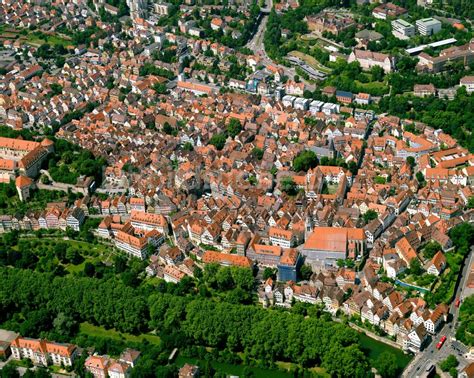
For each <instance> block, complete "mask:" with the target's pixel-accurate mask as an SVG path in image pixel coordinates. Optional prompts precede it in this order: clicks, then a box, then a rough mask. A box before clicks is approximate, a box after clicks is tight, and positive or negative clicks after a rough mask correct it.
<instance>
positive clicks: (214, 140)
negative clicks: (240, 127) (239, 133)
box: [209, 134, 226, 151]
mask: <svg viewBox="0 0 474 378" xmlns="http://www.w3.org/2000/svg"><path fill="white" fill-rule="evenodd" d="M225 141H226V137H225V135H224V134H214V135H213V136H212V137H211V139H210V140H209V144H212V145H213V146H214V147H215V148H216V149H217V150H218V151H220V150H222V149H223V148H224V146H225Z"/></svg>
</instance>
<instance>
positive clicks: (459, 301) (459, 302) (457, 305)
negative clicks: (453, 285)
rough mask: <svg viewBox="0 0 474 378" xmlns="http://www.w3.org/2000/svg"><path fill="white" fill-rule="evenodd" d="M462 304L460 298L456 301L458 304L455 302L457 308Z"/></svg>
mask: <svg viewBox="0 0 474 378" xmlns="http://www.w3.org/2000/svg"><path fill="white" fill-rule="evenodd" d="M460 304H461V300H460V299H459V298H457V299H456V302H454V305H455V306H456V307H459V305H460Z"/></svg>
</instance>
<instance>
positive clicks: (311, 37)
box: [300, 33, 318, 41]
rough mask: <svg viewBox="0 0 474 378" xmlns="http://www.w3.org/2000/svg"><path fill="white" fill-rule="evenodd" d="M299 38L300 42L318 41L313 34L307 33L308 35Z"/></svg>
mask: <svg viewBox="0 0 474 378" xmlns="http://www.w3.org/2000/svg"><path fill="white" fill-rule="evenodd" d="M300 38H301V40H302V41H314V40H316V39H318V36H317V35H315V34H313V33H308V34H303V35H302V36H300Z"/></svg>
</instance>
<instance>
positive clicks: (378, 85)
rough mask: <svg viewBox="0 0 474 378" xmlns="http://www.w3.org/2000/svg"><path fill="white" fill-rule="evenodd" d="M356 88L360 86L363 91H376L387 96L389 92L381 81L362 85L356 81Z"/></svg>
mask: <svg viewBox="0 0 474 378" xmlns="http://www.w3.org/2000/svg"><path fill="white" fill-rule="evenodd" d="M354 82H355V83H356V84H357V85H358V86H361V87H362V89H363V90H365V91H366V92H368V93H370V92H372V91H377V92H380V93H383V94H387V93H388V92H389V87H388V85H387V84H386V83H384V82H381V81H371V82H370V83H362V82H360V81H358V80H355V81H354Z"/></svg>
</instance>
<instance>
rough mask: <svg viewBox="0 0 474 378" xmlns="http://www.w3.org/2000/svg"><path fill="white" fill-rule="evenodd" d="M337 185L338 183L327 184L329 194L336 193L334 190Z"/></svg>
mask: <svg viewBox="0 0 474 378" xmlns="http://www.w3.org/2000/svg"><path fill="white" fill-rule="evenodd" d="M337 187H338V185H335V184H329V185H328V193H329V194H336V192H337Z"/></svg>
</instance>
